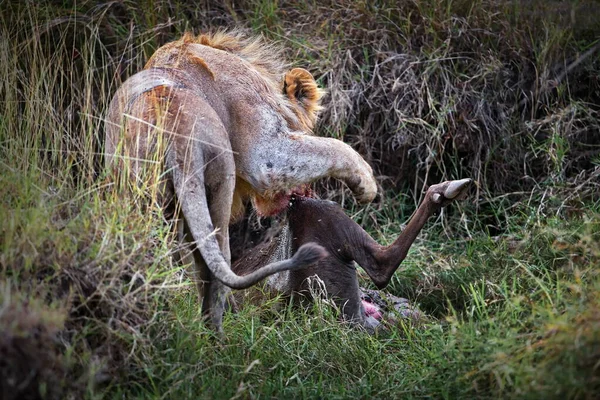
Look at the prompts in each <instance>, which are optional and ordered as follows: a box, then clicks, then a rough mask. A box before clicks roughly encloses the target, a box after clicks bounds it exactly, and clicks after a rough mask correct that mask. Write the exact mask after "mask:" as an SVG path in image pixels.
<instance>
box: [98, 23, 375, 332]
mask: <svg viewBox="0 0 600 400" xmlns="http://www.w3.org/2000/svg"><path fill="white" fill-rule="evenodd" d="M277 54H278V52H277V51H276V48H274V47H273V46H269V45H267V44H265V43H264V42H263V41H262V40H260V39H256V38H255V39H252V38H247V37H244V36H243V35H242V34H240V33H238V32H224V31H220V32H216V33H212V34H200V35H198V36H194V35H192V34H190V33H186V34H185V35H184V36H183V37H182V38H181V39H179V40H177V41H174V42H171V43H167V44H166V45H164V46H162V47H160V48H159V49H158V50H157V51H156V52H155V53H154V54H153V55H152V57H151V58H150V59H149V61H148V62H147V64H146V65H145V67H144V69H143V70H142V71H140V72H138V73H137V74H135V75H133V76H131V77H130V78H129V79H127V80H126V81H125V82H124V83H123V85H122V86H121V87H120V88H119V89H118V91H117V92H116V94H115V95H114V97H113V99H112V100H111V103H110V105H109V108H108V112H107V115H106V140H105V151H106V163H107V166H109V167H110V168H112V170H113V171H115V172H116V173H119V174H125V175H127V177H128V179H131V180H133V181H135V180H138V179H139V176H140V175H141V174H142V173H143V170H144V168H146V167H147V165H148V164H149V163H154V164H156V163H159V164H160V166H161V168H162V171H163V174H162V175H161V177H162V181H161V187H162V190H161V193H162V196H161V197H162V198H163V201H164V203H165V204H173V203H175V204H176V208H177V209H178V211H177V212H178V214H177V215H178V216H179V224H178V231H179V238H180V240H181V241H182V242H183V243H187V244H188V246H189V248H190V251H191V256H192V257H193V264H194V271H195V278H196V282H197V286H198V291H199V294H200V297H201V299H202V305H201V310H202V314H203V315H204V316H205V317H206V318H207V319H208V320H209V323H210V324H212V326H213V327H214V328H215V329H216V330H217V331H219V332H222V318H223V312H224V307H225V299H226V297H227V296H228V294H229V292H230V288H233V289H245V288H248V287H250V286H252V285H254V284H255V283H257V282H258V281H260V280H262V279H263V278H265V277H267V276H269V275H271V274H274V273H277V272H282V271H285V270H292V269H299V268H302V267H305V266H308V265H311V264H314V263H315V262H317V261H318V260H320V259H321V258H322V257H324V256H325V255H326V252H325V250H324V249H323V248H322V247H321V246H319V245H316V244H314V243H307V244H306V245H304V246H303V247H302V248H301V249H300V251H298V252H297V253H296V255H294V257H292V258H291V259H289V260H284V261H282V262H276V263H273V264H269V265H266V266H263V267H262V268H260V269H258V270H256V271H254V272H252V273H251V274H249V275H246V276H243V277H242V276H238V275H236V274H235V273H233V272H232V270H231V255H230V248H229V231H228V229H229V224H230V223H232V222H233V221H235V220H236V219H238V218H239V217H240V216H241V215H242V214H243V210H244V208H245V204H246V203H247V201H248V200H251V202H252V204H253V207H254V208H255V210H256V211H257V213H258V214H259V215H263V216H270V215H276V214H278V213H280V212H282V211H283V210H285V208H286V207H287V205H288V203H289V200H290V198H291V196H292V195H294V194H304V193H306V192H307V191H308V190H310V189H309V186H308V185H309V184H310V183H311V182H313V181H315V180H318V179H320V178H323V177H334V178H336V179H340V180H342V181H344V182H345V183H346V184H347V185H348V187H349V188H350V189H351V190H352V191H353V192H354V194H355V196H356V197H357V199H358V200H359V201H361V202H370V201H372V200H373V198H374V197H375V195H376V193H377V184H376V181H375V178H374V176H373V171H372V169H371V167H370V166H369V164H368V163H367V162H366V161H365V160H364V159H363V158H362V157H361V156H360V155H359V154H358V153H357V152H356V151H354V150H353V149H352V148H351V147H350V146H349V145H347V144H345V143H343V142H342V141H341V140H337V139H334V138H324V137H316V136H313V135H312V131H313V128H314V125H315V122H316V119H317V115H318V112H319V110H320V108H321V106H320V99H321V96H322V95H323V91H322V90H320V89H319V88H318V86H317V84H316V82H315V79H314V78H313V76H312V75H311V74H310V73H309V72H308V71H306V70H305V69H301V68H294V69H292V70H290V71H287V72H284V66H285V64H284V63H283V62H282V61H281V58H280V57H279V56H278V55H277Z"/></svg>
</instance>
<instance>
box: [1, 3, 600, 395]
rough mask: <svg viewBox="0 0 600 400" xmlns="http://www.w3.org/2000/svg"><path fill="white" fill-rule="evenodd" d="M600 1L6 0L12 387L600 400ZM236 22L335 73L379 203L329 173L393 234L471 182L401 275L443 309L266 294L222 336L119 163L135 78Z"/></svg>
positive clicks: (7, 330)
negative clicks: (344, 308) (427, 204)
mask: <svg viewBox="0 0 600 400" xmlns="http://www.w3.org/2000/svg"><path fill="white" fill-rule="evenodd" d="M398 3H400V4H398ZM598 15H600V9H599V6H598V4H597V2H594V1H583V0H582V1H578V2H571V1H558V0H557V1H551V2H546V1H523V2H515V1H499V0H498V1H492V0H478V1H458V0H457V1H452V0H432V1H420V0H413V1H409V2H397V1H387V0H380V1H370V2H363V1H357V2H337V1H336V2H333V1H331V2H328V1H322V2H304V3H301V4H296V3H294V2H289V3H287V2H278V1H271V0H247V1H241V2H236V3H235V4H234V3H233V2H229V1H225V2H222V3H221V2H215V3H214V4H213V3H212V2H210V1H207V2H203V3H202V4H196V3H193V2H190V3H188V2H179V1H176V0H170V1H154V0H145V1H142V2H127V1H125V2H101V1H78V2H68V1H62V2H51V1H47V2H30V3H26V4H25V3H20V2H18V3H17V2H14V3H13V2H4V3H0V58H1V59H2V63H0V77H1V78H0V199H1V200H0V201H1V207H0V248H1V251H0V393H1V397H2V398H4V399H21V398H25V399H38V398H43V399H54V398H61V399H62V398H90V399H99V398H140V399H141V398H144V399H147V398H156V399H159V398H192V397H201V398H254V397H260V398H272V397H277V398H284V397H294V398H295V397H308V398H324V397H326V398H349V397H358V398H417V397H419V398H421V397H433V398H451V399H452V398H519V399H522V398H596V396H597V393H599V392H600V367H599V365H600V304H599V301H600V300H599V299H600V279H599V276H598V274H599V271H600V269H599V261H600V246H599V243H600V222H599V221H600V191H599V182H600V180H599V178H600V164H599V162H600V142H599V141H598V137H599V130H600V123H599V122H598V113H599V111H600V106H599V104H600V58H599V56H598V54H599V53H600V44H599V42H598V37H599V36H598V35H599V34H600V22H599V21H600V20H598V18H597V16H598ZM234 26H236V27H241V28H243V29H246V30H247V31H248V33H249V34H262V35H264V36H265V37H267V38H268V39H269V40H273V41H276V42H278V43H279V44H280V45H281V46H283V47H284V49H285V52H286V54H287V56H288V58H289V60H292V61H293V63H294V64H295V65H296V64H297V65H299V66H305V67H308V68H309V69H310V70H311V71H312V72H313V73H314V74H315V76H316V77H317V78H318V79H319V81H320V82H321V84H322V85H323V86H324V87H326V88H327V89H328V91H329V94H328V96H327V97H326V98H325V104H324V105H325V110H324V113H323V116H322V119H321V122H320V123H319V126H318V129H317V130H318V132H317V133H318V134H321V135H329V136H335V137H339V138H343V139H344V140H345V141H347V142H349V143H351V144H352V145H353V146H354V147H355V148H357V149H358V150H359V151H361V153H362V154H363V155H364V156H365V157H366V158H367V159H368V160H369V161H370V162H371V164H372V165H373V166H374V168H375V170H376V171H377V174H378V179H379V182H380V183H381V185H382V187H383V189H384V190H385V196H383V199H382V200H381V201H379V202H378V203H376V204H373V205H370V206H368V207H357V206H356V205H355V204H353V200H352V198H351V196H348V195H347V192H346V190H345V189H344V188H342V187H340V186H339V185H338V184H337V183H336V182H324V183H320V184H319V187H318V190H319V192H320V193H321V194H322V196H323V197H329V198H333V199H335V200H337V201H340V202H343V203H344V205H345V206H346V208H347V209H348V210H349V213H351V215H352V216H353V218H355V219H356V220H357V221H358V222H359V223H361V224H362V225H363V226H365V228H367V229H369V231H370V232H371V233H372V234H373V235H374V236H375V237H378V238H379V240H380V241H381V242H382V243H386V242H391V241H392V240H393V239H394V238H395V237H396V235H397V234H398V232H399V231H400V229H401V223H402V222H404V221H406V219H407V218H408V216H409V215H410V214H411V212H412V211H413V210H414V206H415V204H416V203H417V202H418V201H419V197H420V195H421V193H422V188H423V186H424V185H425V184H431V183H435V182H437V181H440V180H442V179H455V178H463V177H467V176H469V177H472V178H474V179H475V180H476V181H477V183H478V185H477V188H476V190H475V191H474V193H472V196H471V199H470V200H469V201H466V202H463V203H461V204H456V205H452V206H451V207H449V209H447V210H444V212H442V213H441V214H440V215H439V216H438V217H437V218H436V219H435V220H434V221H432V223H430V224H429V225H428V226H427V228H426V229H425V231H424V232H423V234H422V235H421V236H420V238H419V239H418V241H417V242H416V243H415V245H414V246H413V248H412V250H411V252H410V254H409V256H408V259H407V260H406V261H405V263H404V264H403V267H402V269H401V271H399V272H398V273H397V274H396V276H395V278H394V280H393V282H392V284H391V285H390V287H389V288H388V289H387V290H389V291H390V292H391V293H393V294H395V295H398V296H404V297H407V298H409V299H410V300H411V301H412V302H414V303H416V304H418V305H419V306H420V308H421V309H422V310H423V311H425V312H426V313H427V314H428V315H430V317H431V318H430V320H429V321H428V322H427V323H426V324H423V325H420V326H413V325H411V324H408V323H407V324H402V325H399V326H397V327H394V328H393V329H391V330H390V331H389V332H381V333H380V334H378V335H376V336H370V335H368V334H366V333H365V332H362V331H360V330H357V329H355V328H351V327H348V326H345V325H343V324H341V323H340V322H338V320H337V314H338V310H336V309H335V307H334V306H332V305H331V304H327V303H317V304H315V306H314V307H313V308H312V309H310V310H299V309H295V308H284V309H283V310H279V311H274V304H271V303H267V304H263V305H261V306H255V305H248V306H247V307H245V308H244V309H243V310H242V311H241V312H240V313H238V314H227V315H226V318H225V331H226V332H227V335H226V337H224V338H221V339H219V338H216V337H214V335H213V333H212V332H211V331H210V330H209V329H207V328H206V327H205V326H204V323H203V322H202V321H201V319H200V318H199V317H198V314H197V310H198V303H197V299H196V294H195V288H194V287H193V285H191V284H190V282H189V280H188V278H187V276H186V275H185V273H184V266H181V265H179V264H177V263H176V262H175V260H174V257H173V255H174V252H175V251H176V248H177V244H176V242H175V240H174V237H173V233H172V229H171V228H172V227H171V225H170V223H169V221H166V220H165V216H164V215H163V213H162V210H161V209H160V208H159V207H157V206H156V205H155V204H154V203H153V202H152V201H151V200H152V199H153V198H154V194H155V192H156V187H153V186H152V185H151V184H146V185H141V186H139V187H138V190H136V191H123V190H120V188H119V187H118V186H120V185H116V184H115V183H114V182H112V181H111V180H110V179H108V178H107V177H105V176H104V171H103V169H102V163H103V157H102V151H103V147H102V137H103V125H102V115H103V112H104V110H105V108H106V106H107V104H108V102H109V101H110V98H111V96H112V94H113V93H114V91H115V90H116V88H117V87H118V86H119V84H120V83H121V82H122V81H123V80H124V79H126V78H127V77H128V76H130V75H131V74H133V73H134V72H135V71H137V70H139V69H140V68H141V67H142V66H143V64H144V62H145V60H146V59H147V58H148V57H149V56H150V55H151V54H152V52H153V51H154V50H155V49H156V48H157V47H158V46H160V45H161V44H163V43H165V42H167V41H169V40H172V39H175V38H176V37H178V36H179V35H180V34H182V33H183V32H184V31H186V30H196V31H200V30H205V29H215V28H217V27H234ZM152 181H153V180H149V182H152ZM148 200H150V201H148ZM251 218H255V217H251ZM365 283H366V282H365Z"/></svg>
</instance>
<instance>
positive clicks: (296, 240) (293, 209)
mask: <svg viewBox="0 0 600 400" xmlns="http://www.w3.org/2000/svg"><path fill="white" fill-rule="evenodd" d="M470 183H471V179H462V180H456V181H446V182H442V183H439V184H436V185H433V186H431V187H429V189H428V190H427V193H426V194H425V197H424V199H423V201H422V203H421V205H420V206H419V207H418V209H417V211H416V212H415V213H414V215H413V217H412V218H411V220H410V222H409V223H408V225H407V226H406V228H405V229H404V230H403V231H402V233H401V234H400V236H399V237H398V238H397V239H396V240H395V241H394V243H392V244H391V245H389V246H381V245H379V244H378V243H377V242H376V241H375V240H374V239H373V238H372V237H371V236H370V235H369V234H368V233H367V232H365V230H364V229H363V228H362V227H361V226H360V225H358V224H357V223H356V222H354V221H353V220H352V219H351V218H349V217H348V216H347V215H346V214H345V213H344V211H343V210H342V208H341V207H340V205H339V204H337V203H335V202H332V201H327V200H319V199H314V198H309V197H300V196H297V197H295V198H294V199H293V200H292V202H291V204H290V206H289V208H288V210H287V222H288V223H287V225H286V226H285V227H284V229H283V230H282V232H281V233H280V234H279V235H278V236H277V237H276V238H275V239H274V240H271V241H270V242H266V243H262V244H260V245H258V246H256V247H254V248H253V249H250V250H249V251H248V252H247V253H246V254H245V255H244V256H243V257H241V258H240V259H238V260H237V261H236V262H235V263H234V265H233V266H232V269H233V271H234V272H235V273H236V274H239V275H243V274H248V273H251V272H252V271H254V270H256V269H258V268H260V267H261V266H263V265H265V264H268V263H272V262H275V261H279V260H283V259H286V258H289V257H290V256H291V255H293V254H294V252H295V251H296V250H297V249H298V248H300V246H302V245H303V244H304V243H309V242H313V243H317V244H319V245H321V246H323V247H324V248H325V249H326V250H327V251H328V252H329V255H328V256H327V257H325V258H323V259H322V260H321V261H319V262H318V263H316V264H313V265H311V266H309V267H306V268H303V269H300V270H294V271H284V272H281V273H278V274H275V275H272V276H270V277H269V278H267V286H268V288H269V289H271V290H273V291H275V292H278V293H283V294H286V295H291V294H293V293H301V294H310V288H309V282H310V280H309V279H308V278H310V277H313V276H315V275H316V276H318V277H319V278H320V280H321V281H322V282H323V283H324V286H325V289H326V293H327V296H329V297H331V298H332V299H333V300H334V301H335V302H336V304H338V306H339V307H340V308H341V309H342V313H343V319H344V320H347V321H352V322H354V323H357V324H359V325H361V326H363V327H365V328H366V329H367V330H369V331H373V330H374V329H375V328H376V327H377V326H378V325H379V324H380V319H381V317H382V316H383V314H384V313H383V311H384V310H383V309H382V308H381V306H382V304H381V303H379V304H378V301H377V299H376V297H377V296H376V295H375V294H374V293H373V291H363V290H361V289H360V287H359V284H358V278H357V275H356V268H355V262H356V263H357V264H358V265H360V266H361V267H362V268H363V269H364V270H365V272H366V273H367V275H368V276H369V277H370V278H371V280H372V281H373V283H374V284H375V286H377V288H378V289H383V288H385V287H386V286H387V284H388V283H389V282H390V280H391V278H392V275H393V274H394V272H395V271H396V270H397V269H398V267H399V266H400V263H401V262H402V261H403V260H404V258H405V257H406V254H407V253H408V250H409V248H410V246H411V245H412V244H413V242H414V241H415V239H416V237H417V235H418V234H419V232H420V231H421V228H423V226H424V225H425V222H426V221H427V219H428V218H429V217H430V216H431V215H432V214H434V213H435V212H436V211H438V210H439V209H440V208H442V207H444V206H446V205H448V204H450V203H451V202H452V201H454V200H457V199H462V198H464V196H465V195H466V192H467V190H468V187H469V186H470ZM392 297H393V296H392ZM365 299H368V300H369V301H366V300H365ZM394 299H398V298H394ZM399 300H400V299H398V301H399Z"/></svg>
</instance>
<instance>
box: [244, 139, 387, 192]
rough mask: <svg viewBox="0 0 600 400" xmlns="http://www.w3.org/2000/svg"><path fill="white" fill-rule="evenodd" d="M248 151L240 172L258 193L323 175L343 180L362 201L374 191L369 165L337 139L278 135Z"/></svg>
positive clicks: (305, 181) (375, 185)
mask: <svg viewBox="0 0 600 400" xmlns="http://www.w3.org/2000/svg"><path fill="white" fill-rule="evenodd" d="M249 153H250V154H249V157H248V158H246V159H244V160H243V161H244V162H243V163H242V164H243V165H244V166H246V167H247V168H246V169H245V170H244V171H242V173H244V174H245V175H247V176H246V177H245V178H246V179H247V180H248V182H250V183H251V184H252V186H254V187H255V189H257V190H258V191H259V193H260V194H261V195H268V194H273V193H277V192H285V191H288V190H291V189H294V188H297V187H298V186H301V185H304V184H308V183H311V182H314V181H316V180H317V179H320V178H325V177H333V178H337V179H340V180H342V181H344V182H345V183H346V184H347V185H348V187H349V188H350V189H351V190H352V191H353V192H354V194H355V195H356V197H357V198H358V200H359V201H360V202H363V203H368V202H370V201H372V200H373V199H374V198H375V195H376V194H377V182H376V181H375V178H374V176H373V170H372V169H371V166H370V165H369V164H367V162H366V161H365V160H364V159H363V158H362V157H361V156H360V154H358V153H357V152H356V151H355V150H354V149H352V147H350V146H349V145H347V144H346V143H344V142H342V141H340V140H337V139H333V138H323V137H317V136H309V135H302V134H292V135H281V136H279V137H275V138H269V140H264V141H261V142H260V143H258V144H256V145H255V147H254V148H253V149H252V150H251V151H250V152H249Z"/></svg>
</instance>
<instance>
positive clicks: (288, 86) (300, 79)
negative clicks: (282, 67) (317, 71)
mask: <svg viewBox="0 0 600 400" xmlns="http://www.w3.org/2000/svg"><path fill="white" fill-rule="evenodd" d="M283 94H284V95H286V96H287V98H288V99H289V100H290V101H291V102H292V103H293V104H294V105H295V106H296V107H295V111H296V115H297V116H298V118H299V119H300V121H301V122H302V123H304V124H305V125H306V126H307V127H308V128H309V129H312V128H313V127H314V125H315V122H316V120H317V116H318V114H319V111H320V110H321V97H323V95H324V94H325V91H324V90H323V89H320V88H319V87H318V86H317V82H315V78H313V76H312V75H311V73H310V72H308V71H307V70H305V69H304V68H294V69H292V70H290V71H288V72H287V73H286V74H285V77H284V79H283Z"/></svg>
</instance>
